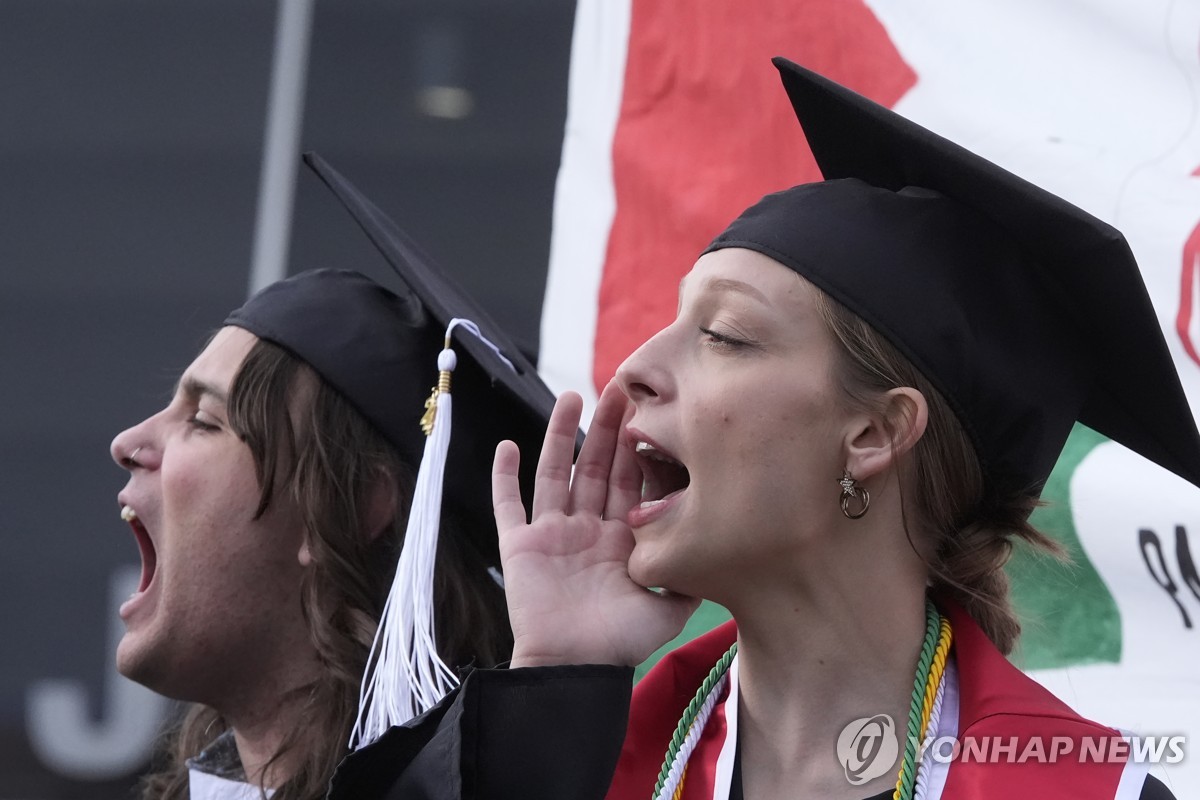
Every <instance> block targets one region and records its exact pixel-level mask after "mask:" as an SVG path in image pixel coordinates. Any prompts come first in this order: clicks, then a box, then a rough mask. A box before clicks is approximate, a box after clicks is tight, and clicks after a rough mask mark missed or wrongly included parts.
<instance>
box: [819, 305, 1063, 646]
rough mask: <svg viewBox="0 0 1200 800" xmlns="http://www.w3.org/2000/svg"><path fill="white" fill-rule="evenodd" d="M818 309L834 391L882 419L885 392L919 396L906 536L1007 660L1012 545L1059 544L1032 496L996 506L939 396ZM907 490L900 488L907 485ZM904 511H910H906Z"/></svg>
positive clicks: (1011, 641)
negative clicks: (1036, 512)
mask: <svg viewBox="0 0 1200 800" xmlns="http://www.w3.org/2000/svg"><path fill="white" fill-rule="evenodd" d="M817 308H818V313H820V315H821V317H822V319H823V320H824V321H825V323H826V325H827V326H828V327H829V330H830V331H831V332H832V333H833V335H834V338H835V339H836V340H837V341H838V342H839V343H840V344H841V345H842V356H843V357H842V358H841V359H840V363H839V365H838V381H839V383H840V384H841V389H842V391H843V392H844V393H845V394H846V396H847V397H848V399H849V400H850V402H851V403H852V404H853V405H854V406H855V407H857V408H860V409H863V410H870V411H874V412H880V411H881V410H882V409H881V408H880V402H881V399H882V395H883V393H884V392H887V391H888V390H890V389H895V388H897V387H901V386H910V387H912V388H914V389H916V390H917V391H919V392H921V394H923V395H924V396H925V400H926V402H927V403H928V406H929V423H928V425H927V426H926V429H925V434H924V435H923V436H922V437H921V438H920V439H919V440H918V441H917V443H916V445H914V447H913V449H912V451H911V453H910V454H909V457H908V460H907V463H906V464H905V466H904V469H902V471H901V474H900V477H901V481H902V486H901V502H902V508H903V509H904V516H905V519H904V523H905V530H906V531H908V532H909V536H910V541H911V536H912V535H913V531H912V530H911V529H909V523H910V522H912V523H913V526H914V528H915V529H916V532H917V535H918V536H922V537H925V538H926V540H927V542H928V544H929V548H922V547H918V546H917V545H916V544H914V548H915V549H916V550H917V552H918V553H924V552H928V551H930V550H931V551H932V553H933V557H932V559H931V561H930V563H929V569H930V574H931V580H932V583H933V587H934V588H935V589H937V590H941V591H942V592H944V593H947V594H949V595H950V596H951V597H953V598H954V599H955V600H956V601H957V602H958V603H959V604H960V605H962V606H963V607H964V608H965V609H966V611H967V612H968V613H969V614H970V615H971V617H972V618H973V619H974V620H975V621H976V622H977V623H979V626H980V627H981V628H982V629H983V631H984V633H986V634H987V636H988V638H989V639H991V640H992V642H993V643H995V645H996V647H997V648H998V649H999V650H1000V651H1001V652H1002V653H1005V654H1007V653H1009V652H1011V651H1012V648H1013V646H1014V645H1015V644H1016V641H1017V637H1018V635H1019V634H1020V632H1021V626H1020V623H1019V622H1018V620H1017V615H1016V612H1015V611H1014V610H1013V608H1012V604H1011V602H1010V600H1009V595H1008V592H1009V580H1008V575H1007V574H1006V573H1005V572H1004V565H1005V564H1006V563H1007V562H1008V559H1009V557H1010V556H1011V555H1012V548H1013V542H1014V540H1016V539H1020V540H1023V541H1025V542H1028V543H1029V544H1031V545H1034V546H1035V547H1038V548H1040V549H1042V550H1044V551H1046V552H1047V553H1051V554H1053V555H1055V556H1057V557H1060V558H1062V557H1063V551H1062V549H1061V548H1060V547H1059V546H1058V544H1057V543H1056V542H1054V541H1053V540H1052V539H1049V538H1048V537H1046V536H1045V535H1044V534H1042V533H1041V532H1039V531H1038V530H1037V529H1036V528H1034V527H1033V526H1032V525H1030V524H1029V515H1030V514H1031V513H1032V512H1033V509H1034V508H1035V507H1036V506H1037V503H1038V500H1037V495H1036V494H1034V493H1033V492H1028V493H1024V494H1021V495H1018V496H1013V497H999V496H996V495H995V494H994V493H993V492H992V491H991V489H990V487H989V485H988V484H987V482H986V481H985V480H984V476H983V471H982V469H981V467H980V464H979V459H978V457H977V456H976V454H975V449H974V447H973V446H972V445H971V441H970V439H969V438H968V437H967V435H966V432H965V431H964V430H963V428H962V425H960V424H959V421H958V418H957V417H956V416H955V414H954V412H953V411H951V409H950V406H949V404H948V403H947V402H946V400H945V398H943V397H942V395H941V393H940V392H939V391H938V390H937V389H935V388H934V387H933V385H932V384H931V383H930V382H929V381H928V380H926V379H925V377H924V376H923V375H921V373H920V372H918V371H917V369H916V368H915V367H913V365H912V364H911V363H909V361H908V359H906V358H905V357H904V356H903V355H901V354H900V352H899V351H898V350H896V348H895V347H893V346H892V345H891V344H890V343H889V342H888V341H887V340H886V339H884V338H883V337H882V336H880V335H879V334H878V333H876V332H875V330H874V329H873V328H871V327H870V326H869V325H867V323H865V322H864V321H863V320H862V319H860V318H859V317H858V316H857V315H855V314H853V313H852V312H850V311H849V310H847V309H846V308H845V307H844V306H842V305H841V304H840V303H838V302H836V301H834V300H833V299H831V298H830V297H829V296H828V295H826V294H824V293H823V292H819V291H818V292H817ZM905 484H907V485H905ZM906 500H907V501H908V502H907V503H906V502H905V501H906Z"/></svg>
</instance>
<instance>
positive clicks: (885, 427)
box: [846, 386, 929, 480]
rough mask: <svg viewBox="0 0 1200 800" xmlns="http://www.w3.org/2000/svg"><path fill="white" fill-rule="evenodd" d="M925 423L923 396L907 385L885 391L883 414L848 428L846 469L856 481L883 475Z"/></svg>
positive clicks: (910, 445)
mask: <svg viewBox="0 0 1200 800" xmlns="http://www.w3.org/2000/svg"><path fill="white" fill-rule="evenodd" d="M928 423H929V404H928V403H927V402H926V401H925V395H923V394H921V393H920V392H919V391H917V390H916V389H914V388H912V387H911V386H902V387H900V388H898V389H891V390H889V391H888V392H886V393H885V394H884V406H883V411H882V412H881V413H879V414H872V415H869V416H863V417H861V418H860V419H859V422H858V424H857V426H856V427H855V428H854V429H852V431H851V435H850V438H849V443H848V445H847V453H846V469H848V470H849V471H850V474H851V475H853V476H854V477H855V478H857V479H858V480H864V479H866V478H870V477H871V476H873V475H879V474H881V473H883V472H885V471H886V470H888V469H890V468H892V467H893V466H894V465H895V464H896V463H897V461H898V460H899V459H900V457H901V456H903V455H904V454H905V453H907V452H908V451H909V450H912V448H913V446H914V445H916V443H917V442H918V441H920V439H921V437H922V436H923V435H924V434H925V426H926V425H927V424H928Z"/></svg>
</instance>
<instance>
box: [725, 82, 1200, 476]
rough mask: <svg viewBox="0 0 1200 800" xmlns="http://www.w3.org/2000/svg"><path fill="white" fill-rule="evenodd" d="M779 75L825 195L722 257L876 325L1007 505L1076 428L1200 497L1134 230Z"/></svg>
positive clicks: (817, 86)
mask: <svg viewBox="0 0 1200 800" xmlns="http://www.w3.org/2000/svg"><path fill="white" fill-rule="evenodd" d="M774 63H775V65H776V67H778V68H779V71H780V73H781V74H782V77H783V84H784V87H785V88H786V90H787V93H788V96H789V98H790V99H791V102H792V106H793V108H794V109H795V112H796V116H797V117H798V118H799V120H800V123H801V125H802V127H803V128H804V133H805V135H806V137H807V139H808V143H809V146H810V147H811V149H812V152H813V155H814V156H815V157H816V160H817V164H818V165H819V166H820V168H821V172H822V174H823V175H824V177H825V181H824V182H821V183H813V184H806V185H801V186H797V187H794V188H792V189H788V190H786V191H783V192H779V193H777V194H772V195H768V196H766V197H764V198H763V199H762V200H760V201H759V202H758V203H757V204H756V205H754V206H752V207H751V208H750V209H748V210H747V211H746V212H745V213H744V214H743V215H742V216H741V217H739V218H738V219H737V220H735V221H734V222H733V223H732V224H731V225H730V226H729V228H728V229H726V230H725V232H724V233H722V234H721V235H720V236H718V237H717V239H716V240H715V241H714V242H713V243H712V244H711V245H710V246H709V248H708V250H709V251H711V250H716V249H720V248H726V247H745V248H748V249H751V250H756V251H758V252H761V253H763V254H765V255H767V256H770V257H771V258H773V259H775V260H776V261H779V262H780V263H782V264H784V265H785V266H788V267H790V268H791V269H793V270H795V271H796V272H798V273H799V274H800V275H802V276H803V277H804V278H806V279H807V280H809V281H811V282H812V283H813V284H814V285H816V286H817V287H818V288H820V289H821V290H823V291H824V292H826V293H827V294H828V295H830V296H831V297H833V298H834V299H835V300H837V301H838V302H840V303H842V304H843V305H845V306H846V307H847V308H849V309H850V310H851V311H853V312H854V313H855V314H857V315H858V316H860V317H862V318H863V319H864V320H865V321H866V322H867V323H868V324H870V325H871V327H872V328H874V329H875V330H876V331H878V332H879V333H880V334H882V335H883V336H884V337H885V338H887V339H888V341H890V342H891V343H892V344H893V345H895V346H896V347H897V348H898V349H899V350H900V351H901V352H903V353H904V355H905V356H906V357H907V358H908V359H909V360H910V361H911V362H912V363H913V364H914V366H916V367H917V368H918V369H919V370H920V371H921V373H922V374H924V375H925V376H926V377H927V378H928V379H929V380H930V381H931V382H932V383H933V384H934V385H935V386H936V387H937V388H938V390H939V391H940V392H941V393H942V394H943V395H944V396H945V398H946V400H947V401H948V402H949V403H950V405H951V407H952V408H953V409H954V411H955V413H956V415H957V416H958V419H959V421H960V422H961V423H962V425H963V427H964V428H965V429H966V431H967V434H968V435H969V436H970V437H971V440H972V442H973V443H974V445H975V449H976V452H977V454H978V456H979V458H980V461H981V462H982V464H983V467H984V472H985V475H986V476H987V477H988V479H989V480H990V481H991V482H992V485H993V487H994V488H996V489H997V490H999V492H1000V493H1002V494H1011V493H1014V492H1020V491H1023V490H1027V489H1032V490H1034V491H1040V489H1041V487H1042V486H1043V484H1044V483H1045V480H1046V478H1047V476H1048V475H1049V474H1050V470H1051V469H1052V467H1053V466H1054V462H1055V460H1056V459H1057V457H1058V454H1059V452H1060V451H1061V449H1062V446H1063V444H1064V442H1065V441H1066V439H1067V436H1068V434H1069V433H1070V430H1071V427H1072V424H1073V423H1074V422H1075V420H1079V421H1080V422H1082V423H1084V424H1085V425H1087V426H1089V427H1091V428H1093V429H1094V430H1096V431H1099V432H1100V433H1102V434H1104V435H1106V436H1108V437H1109V438H1111V439H1113V440H1115V441H1117V442H1120V443H1121V444H1123V445H1125V446H1126V447H1129V448H1130V449H1132V450H1135V451H1137V452H1138V453H1141V454H1142V455H1144V456H1145V457H1146V458H1149V459H1150V460H1152V461H1154V462H1156V463H1158V464H1160V465H1162V466H1163V467H1166V468H1167V469H1169V470H1171V471H1172V472H1174V473H1176V474H1178V475H1180V476H1181V477H1183V478H1185V479H1187V480H1189V481H1191V482H1192V483H1193V484H1197V485H1200V436H1198V435H1197V432H1196V425H1195V422H1194V420H1193V418H1192V413H1191V409H1190V408H1189V406H1188V403H1187V399H1186V397H1185V396H1184V393H1183V389H1182V387H1181V386H1180V383H1179V377H1178V375H1177V373H1176V371H1175V364H1174V361H1173V360H1172V358H1171V354H1170V352H1169V350H1168V348H1167V345H1166V342H1165V341H1164V339H1163V335H1162V330H1161V329H1160V327H1159V324H1158V319H1157V317H1156V316H1155V313H1154V308H1153V307H1152V306H1151V303H1150V298H1149V296H1148V294H1147V292H1146V288H1145V285H1144V284H1143V282H1142V278H1141V273H1140V272H1139V271H1138V267H1137V264H1136V262H1135V261H1134V258H1133V255H1132V253H1131V252H1130V250H1129V246H1128V245H1127V244H1126V242H1125V239H1124V237H1122V235H1121V234H1120V232H1119V231H1117V230H1116V229H1114V228H1112V227H1111V226H1109V225H1107V224H1105V223H1104V222H1101V221H1100V220H1098V219H1096V218H1095V217H1092V216H1091V215H1089V214H1087V213H1086V212H1084V211H1082V210H1080V209H1079V208H1076V207H1075V206H1073V205H1071V204H1070V203H1067V202H1066V201H1064V200H1062V199H1061V198H1059V197H1056V196H1054V195H1052V194H1050V193H1049V192H1046V191H1044V190H1042V189H1040V188H1038V187H1037V186H1034V185H1033V184H1031V183H1029V182H1027V181H1025V180H1022V179H1021V178H1018V177H1017V176H1015V175H1013V174H1011V173H1009V172H1007V171H1005V170H1003V169H1001V168H1000V167H997V166H996V165H995V164H992V163H991V162H989V161H987V160H985V159H983V158H980V157H979V156H977V155H975V154H973V153H971V152H969V151H967V150H965V149H963V148H962V147H959V146H958V145H956V144H954V143H952V142H950V141H947V140H946V139H943V138H942V137H940V136H937V135H936V134H934V133H932V132H930V131H928V130H926V129H924V128H922V127H920V126H919V125H916V124H915V123H913V122H910V121H909V120H907V119H905V118H903V117H901V116H899V115H898V114H896V113H894V112H892V111H890V110H888V109H886V108H884V107H882V106H880V105H878V104H876V103H873V102H871V101H870V100H868V99H866V98H864V97H862V96H860V95H858V94H856V93H854V92H852V91H850V90H848V89H846V88H844V87H842V86H839V85H838V84H836V83H833V82H832V81H830V80H828V79H826V78H823V77H822V76H820V75H817V74H815V73H813V72H811V71H809V70H806V69H804V68H802V67H800V66H797V65H796V64H793V63H792V62H790V61H787V60H786V59H782V58H777V59H775V62H774ZM706 252H707V251H706Z"/></svg>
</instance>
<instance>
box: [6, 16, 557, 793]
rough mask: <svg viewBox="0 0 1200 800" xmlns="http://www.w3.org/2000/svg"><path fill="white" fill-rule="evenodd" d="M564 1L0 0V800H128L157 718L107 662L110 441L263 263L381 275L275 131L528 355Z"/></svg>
mask: <svg viewBox="0 0 1200 800" xmlns="http://www.w3.org/2000/svg"><path fill="white" fill-rule="evenodd" d="M573 13H574V4H572V3H564V2H553V1H552V0H489V1H488V2H481V1H479V0H405V2H402V3H400V2H395V0H338V1H337V2H332V0H319V1H316V2H312V0H284V1H283V3H278V2H271V1H270V0H203V2H200V1H199V0H175V2H170V3H160V2H150V0H140V1H139V0H102V2H95V0H86V1H85V0H0V370H3V377H2V378H0V397H2V398H3V401H2V402H0V412H2V413H0V453H2V454H3V455H4V457H5V460H6V462H7V466H6V468H5V469H4V470H3V471H2V474H3V479H2V480H0V508H3V509H4V513H3V516H0V542H3V551H2V552H3V555H2V556H0V800H59V799H60V798H61V799H64V800H65V799H66V798H94V799H95V800H107V799H108V798H125V797H128V796H129V790H130V787H131V786H132V784H133V782H134V777H135V776H136V774H137V773H138V772H139V771H140V770H141V769H143V768H144V766H145V762H146V760H147V757H148V755H149V751H150V747H151V746H152V743H153V737H154V734H155V732H156V730H157V728H158V726H159V724H160V723H161V721H162V719H163V718H164V716H165V715H166V714H167V713H168V711H169V708H168V706H167V705H166V703H165V701H162V700H160V699H158V698H155V697H154V696H153V695H150V694H149V693H148V692H145V691H144V690H142V689H140V687H136V686H134V685H133V684H131V683H129V682H127V681H124V680H122V679H119V678H118V677H117V676H116V675H115V671H114V669H113V666H112V650H113V647H114V645H115V641H116V638H117V637H118V636H119V633H120V630H121V628H120V621H119V619H118V618H117V616H116V612H115V609H116V607H117V605H119V602H120V601H121V600H123V599H124V598H125V597H127V596H128V594H129V591H130V587H129V583H130V582H131V581H132V582H134V583H136V580H137V574H138V570H139V567H138V565H139V558H138V553H137V547H136V545H135V543H134V540H133V537H132V535H131V534H130V533H129V531H128V529H127V527H126V525H125V524H124V523H123V522H121V520H120V519H119V518H118V508H117V504H116V493H117V491H118V490H119V489H120V487H121V486H122V485H123V483H124V475H125V473H124V472H123V471H122V470H120V469H118V468H117V467H116V466H115V465H114V464H113V463H112V462H111V460H110V459H109V456H108V445H109V442H110V441H111V439H112V437H113V435H114V434H116V433H117V432H118V431H120V430H121V429H122V428H124V427H127V426H128V425H130V424H133V423H135V422H137V421H139V420H141V419H142V418H144V417H145V416H147V415H148V414H150V413H152V412H154V411H156V410H157V409H158V408H160V407H161V406H162V405H163V404H164V403H165V402H166V399H167V398H168V396H169V394H170V389H171V386H172V384H173V381H174V380H175V378H176V377H177V375H178V373H179V372H180V371H181V370H182V369H183V367H185V366H186V365H187V363H188V362H189V361H190V360H191V358H192V357H193V356H194V355H195V353H196V352H197V351H198V349H199V347H200V345H201V344H202V343H203V341H204V339H205V337H206V336H207V335H208V334H209V333H210V332H211V331H212V330H213V329H214V328H215V327H217V326H218V325H219V323H220V321H221V320H222V319H223V318H224V315H225V314H226V313H227V312H228V311H229V310H230V309H232V308H234V307H236V306H237V305H239V304H240V303H241V302H242V300H243V299H244V298H245V297H246V295H247V293H248V291H249V287H250V284H251V279H252V278H251V276H252V273H253V272H254V270H255V269H256V268H257V269H258V270H260V274H267V273H270V272H271V270H278V269H279V268H280V267H282V266H286V270H287V271H288V272H296V271H300V270H303V269H308V268H314V267H321V266H343V267H353V268H356V269H360V270H364V271H367V272H368V273H370V274H374V275H377V276H383V275H386V271H387V266H386V264H385V263H384V262H383V261H382V259H381V258H380V257H379V256H378V255H377V254H376V252H375V251H374V249H373V248H372V247H371V246H370V244H369V243H368V242H367V240H366V239H365V237H364V236H363V235H362V234H361V233H360V232H359V231H358V229H357V227H356V226H355V225H354V223H353V222H352V221H351V220H350V218H349V217H348V216H347V215H346V214H345V212H344V211H342V210H341V208H340V207H338V206H337V204H336V203H335V201H333V199H332V196H331V195H330V194H329V192H328V191H327V190H326V189H325V188H324V187H323V186H321V185H320V184H319V182H318V181H317V180H316V178H315V177H313V176H312V175H310V174H308V173H307V171H306V170H303V169H300V168H299V165H298V164H297V163H296V162H295V161H294V160H292V159H291V158H290V156H288V158H287V159H286V162H283V163H285V164H286V167H285V168H284V169H283V170H282V171H281V172H280V171H277V172H275V173H272V172H271V170H267V171H266V176H265V178H264V163H270V161H271V159H272V158H278V157H279V155H280V154H281V150H280V147H281V146H283V147H285V148H286V145H287V144H288V138H287V134H288V132H289V130H298V131H299V132H300V136H299V141H298V146H299V147H300V148H301V149H305V150H307V149H312V150H316V151H317V152H319V153H321V154H322V155H323V156H324V157H325V158H326V159H327V160H329V161H330V162H331V163H332V164H333V165H334V166H335V167H337V168H338V169H339V170H340V171H342V172H343V173H344V174H345V175H346V176H347V177H349V178H350V179H351V180H352V181H354V182H355V183H356V184H357V185H358V186H359V187H360V188H361V189H363V191H364V192H365V193H366V194H367V195H368V196H369V197H371V198H372V199H373V200H374V201H375V202H376V203H377V204H378V205H379V206H380V207H381V208H383V209H384V210H385V211H386V212H388V213H389V214H390V215H392V216H393V217H394V218H395V219H396V220H397V221H399V222H400V223H401V224H402V225H403V226H405V227H406V229H407V230H408V231H409V232H410V233H411V234H412V235H413V236H414V237H415V238H416V239H417V240H418V241H419V242H420V243H421V244H422V245H423V246H424V247H425V249H426V250H427V251H428V252H429V253H430V254H431V255H432V256H433V257H434V259H435V260H436V261H438V262H439V263H440V264H441V265H442V266H443V267H444V268H445V269H446V270H447V271H449V272H451V273H453V274H455V275H456V276H457V277H458V278H459V280H460V282H461V283H463V284H465V285H466V287H467V288H468V289H469V290H470V291H472V293H473V294H475V295H476V296H477V297H479V298H480V299H481V300H482V301H483V303H484V304H485V305H486V306H487V307H488V309H489V310H490V311H491V312H492V313H493V315H494V316H495V317H497V319H498V320H499V321H500V322H501V323H502V324H505V325H507V327H508V329H509V330H510V331H511V332H512V333H514V334H515V335H516V336H517V337H518V339H519V341H520V342H521V343H522V344H523V345H524V346H525V348H526V349H528V350H529V351H531V352H534V351H536V348H537V345H538V342H537V337H538V319H539V316H540V305H541V301H542V294H543V288H544V283H545V273H546V264H547V257H548V248H549V236H550V219H551V203H552V197H553V190H554V182H555V176H556V173H557V170H558V164H559V158H560V154H561V148H562V135H563V123H564V118H565V112H566V87H567V62H568V55H569V47H570V37H571V27H572V15H573ZM273 76H274V79H273ZM272 115H274V116H272ZM296 123H298V127H295V126H296ZM272 154H273V155H272ZM284 155H286V154H284ZM264 159H266V161H265V160H264ZM279 163H280V162H277V163H276V166H277V167H278V164H279ZM293 170H294V173H293ZM290 174H294V178H295V184H294V191H295V194H294V198H295V200H294V203H295V207H294V211H295V213H294V217H293V224H292V225H291V227H290V229H289V228H288V227H287V226H286V220H287V219H288V213H287V212H288V209H289V207H290V200H289V198H290V191H289V182H288V177H289V175H290ZM260 221H261V222H262V224H261V225H260V224H259V223H260ZM281 221H282V222H283V223H284V224H282V225H281V224H280V222H281ZM272 226H273V227H272ZM256 231H258V232H259V233H258V238H256ZM256 265H257V267H256ZM264 270H265V271H266V272H262V271H264ZM270 279H271V278H270V277H267V278H266V279H265V280H270Z"/></svg>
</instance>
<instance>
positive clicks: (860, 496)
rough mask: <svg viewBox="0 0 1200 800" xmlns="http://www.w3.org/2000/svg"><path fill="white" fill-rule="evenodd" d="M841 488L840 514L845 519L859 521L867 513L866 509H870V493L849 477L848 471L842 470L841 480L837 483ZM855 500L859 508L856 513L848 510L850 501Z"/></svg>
mask: <svg viewBox="0 0 1200 800" xmlns="http://www.w3.org/2000/svg"><path fill="white" fill-rule="evenodd" d="M838 483H839V484H841V486H842V500H841V505H842V513H843V514H845V515H846V518H847V519H859V518H860V517H862V515H863V514H866V513H867V509H869V508H870V507H871V493H870V492H868V491H867V490H866V489H864V488H863V487H862V486H859V485H858V481H856V480H855V479H854V478H853V477H852V476H851V475H850V470H842V479H841V480H840V481H838ZM852 499H857V500H858V502H859V503H860V504H861V507H860V508H859V509H858V510H857V511H851V510H850V501H851V500H852Z"/></svg>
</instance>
